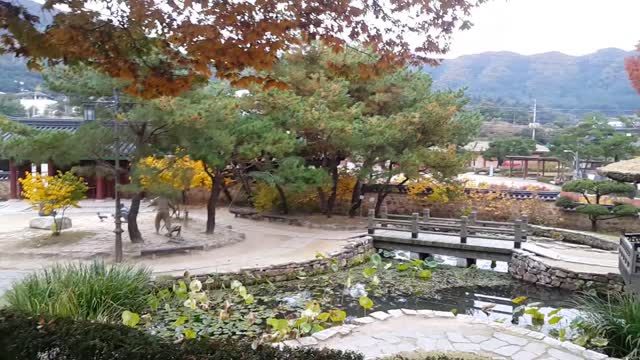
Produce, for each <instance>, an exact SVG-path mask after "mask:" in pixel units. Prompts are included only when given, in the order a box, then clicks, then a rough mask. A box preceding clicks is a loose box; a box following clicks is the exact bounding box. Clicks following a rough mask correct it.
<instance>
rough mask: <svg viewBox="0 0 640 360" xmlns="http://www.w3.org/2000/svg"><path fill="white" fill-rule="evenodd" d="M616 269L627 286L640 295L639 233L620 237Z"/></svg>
mask: <svg viewBox="0 0 640 360" xmlns="http://www.w3.org/2000/svg"><path fill="white" fill-rule="evenodd" d="M618 268H619V269H620V274H621V275H622V278H623V279H624V282H625V283H626V284H627V286H630V287H631V288H632V289H633V290H635V291H636V292H638V293H640V233H630V234H622V235H620V248H619V250H618Z"/></svg>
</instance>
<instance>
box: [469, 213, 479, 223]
mask: <svg viewBox="0 0 640 360" xmlns="http://www.w3.org/2000/svg"><path fill="white" fill-rule="evenodd" d="M476 221H478V211H476V210H473V211H471V214H469V224H471V225H475V224H476Z"/></svg>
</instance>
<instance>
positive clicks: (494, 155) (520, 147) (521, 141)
mask: <svg viewBox="0 0 640 360" xmlns="http://www.w3.org/2000/svg"><path fill="white" fill-rule="evenodd" d="M535 150H536V142H535V141H533V140H531V139H526V138H521V137H512V138H506V139H498V140H496V141H492V142H491V143H490V144H489V148H488V149H487V150H485V151H484V153H483V154H482V156H484V158H485V159H496V160H497V161H498V166H502V163H504V160H505V158H506V157H507V156H509V155H523V156H524V155H531V153H532V152H534V151H535Z"/></svg>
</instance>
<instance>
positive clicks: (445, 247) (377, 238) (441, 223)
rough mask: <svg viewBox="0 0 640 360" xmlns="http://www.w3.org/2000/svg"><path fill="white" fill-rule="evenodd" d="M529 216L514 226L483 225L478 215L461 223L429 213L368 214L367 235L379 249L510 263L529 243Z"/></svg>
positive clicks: (426, 211)
mask: <svg viewBox="0 0 640 360" xmlns="http://www.w3.org/2000/svg"><path fill="white" fill-rule="evenodd" d="M527 228H528V220H527V217H526V216H523V217H522V218H520V219H517V220H516V221H515V222H512V223H511V222H496V221H481V220H478V219H477V214H476V212H475V211H474V212H472V213H471V214H470V216H462V217H461V218H460V219H448V218H434V217H431V216H430V212H429V209H425V210H423V212H422V214H418V213H413V214H411V215H393V214H386V213H383V214H382V217H380V218H376V217H375V213H374V211H373V210H369V218H368V233H369V234H370V235H371V236H372V237H373V244H374V246H375V247H376V248H379V249H389V250H391V249H393V250H406V251H411V252H416V253H419V254H421V258H424V257H426V256H428V255H430V254H439V255H448V256H455V257H459V258H467V265H471V264H474V263H475V260H476V259H487V260H496V261H507V262H508V261H511V255H512V253H513V249H519V248H520V247H521V244H522V242H525V241H527V233H528V230H527Z"/></svg>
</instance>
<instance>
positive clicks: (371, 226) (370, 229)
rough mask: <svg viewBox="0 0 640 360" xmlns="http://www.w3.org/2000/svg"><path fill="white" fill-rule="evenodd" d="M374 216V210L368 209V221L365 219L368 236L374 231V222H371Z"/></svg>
mask: <svg viewBox="0 0 640 360" xmlns="http://www.w3.org/2000/svg"><path fill="white" fill-rule="evenodd" d="M375 215H376V211H375V210H374V209H369V216H368V219H367V229H368V231H367V232H368V233H369V234H370V235H373V233H374V231H375V223H374V220H373V218H374V217H375Z"/></svg>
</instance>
